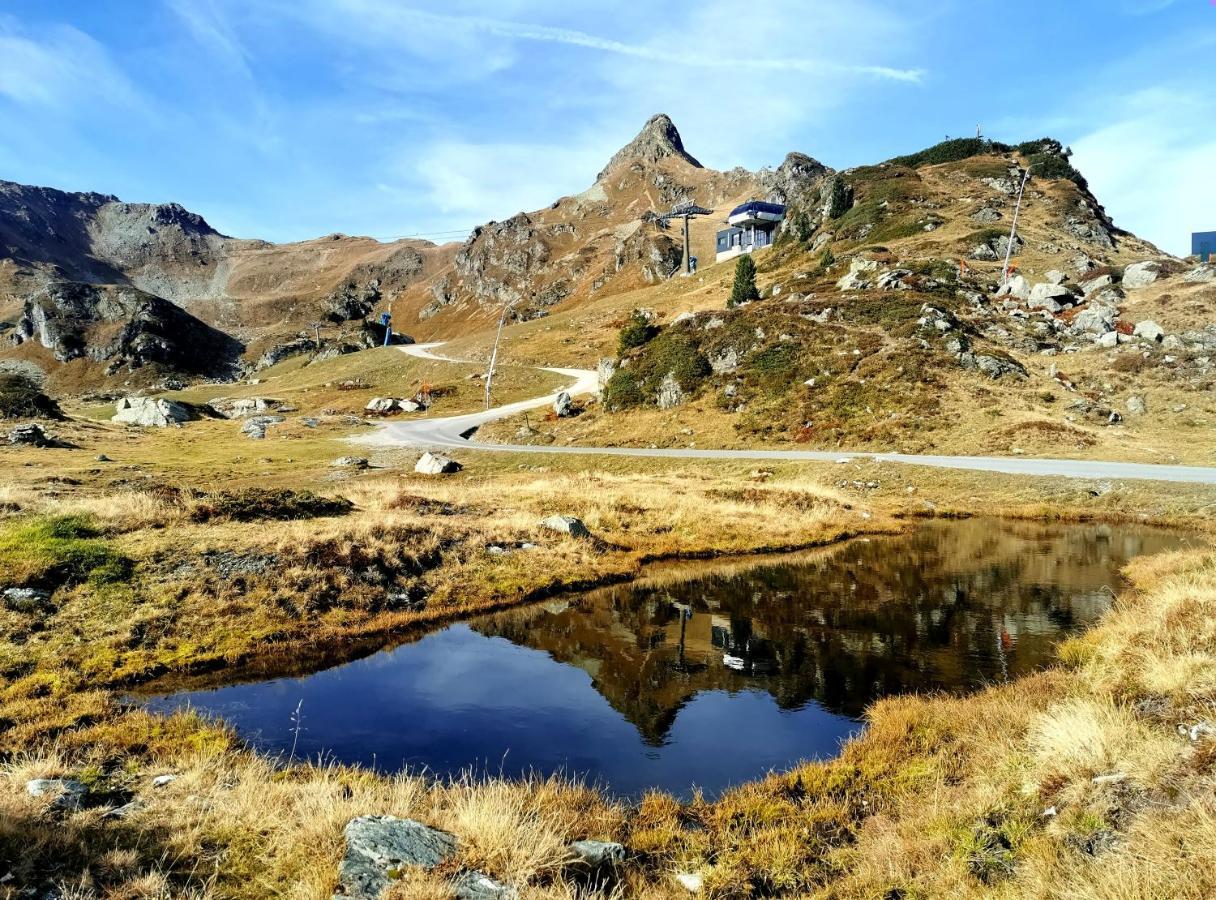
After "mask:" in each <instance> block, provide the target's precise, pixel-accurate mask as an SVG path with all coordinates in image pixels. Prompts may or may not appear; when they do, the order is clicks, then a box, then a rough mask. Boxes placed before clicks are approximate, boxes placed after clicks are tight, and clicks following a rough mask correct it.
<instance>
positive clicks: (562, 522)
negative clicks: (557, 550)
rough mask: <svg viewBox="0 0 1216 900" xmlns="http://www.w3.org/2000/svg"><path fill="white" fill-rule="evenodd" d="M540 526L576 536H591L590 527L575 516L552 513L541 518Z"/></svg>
mask: <svg viewBox="0 0 1216 900" xmlns="http://www.w3.org/2000/svg"><path fill="white" fill-rule="evenodd" d="M540 524H541V527H542V528H547V529H548V530H549V531H557V532H560V533H561V534H568V535H570V536H571V537H576V538H589V537H591V529H589V528H588V527H587V526H586V525H584V524H583V520H582V519H579V518H576V517H575V516H563V515H554V516H549V517H548V518H546V519H541V522H540Z"/></svg>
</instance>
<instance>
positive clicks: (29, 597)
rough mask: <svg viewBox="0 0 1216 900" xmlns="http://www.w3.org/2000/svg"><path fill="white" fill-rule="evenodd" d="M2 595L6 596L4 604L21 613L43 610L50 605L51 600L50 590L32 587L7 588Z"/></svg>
mask: <svg viewBox="0 0 1216 900" xmlns="http://www.w3.org/2000/svg"><path fill="white" fill-rule="evenodd" d="M0 596H2V597H3V598H4V605H5V606H6V607H7V608H9V609H11V610H12V611H13V612H20V613H36V612H41V611H42V610H44V609H46V608H47V607H48V606H49V604H50V600H51V595H50V593H49V592H48V591H42V590H39V589H38V588H31V587H11V588H5V589H4V591H3V592H2V593H0Z"/></svg>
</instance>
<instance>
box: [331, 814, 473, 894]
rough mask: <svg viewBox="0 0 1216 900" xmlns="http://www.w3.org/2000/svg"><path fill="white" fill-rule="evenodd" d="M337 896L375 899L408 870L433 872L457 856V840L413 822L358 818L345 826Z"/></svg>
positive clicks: (379, 817) (393, 818)
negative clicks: (344, 844)
mask: <svg viewBox="0 0 1216 900" xmlns="http://www.w3.org/2000/svg"><path fill="white" fill-rule="evenodd" d="M345 834H346V854H345V855H344V856H343V857H342V862H341V863H340V864H339V866H338V891H337V893H336V894H335V896H336V897H346V898H359V900H374V898H379V897H381V896H382V895H383V894H384V892H385V891H387V890H388V887H389V885H390V884H391V883H392V882H394V881H396V880H398V879H399V878H401V877H402V875H404V874H408V870H409V869H410V868H419V869H433V868H435V867H436V866H438V865H440V864H441V863H445V862H447V861H448V860H449V859H451V858H452V857H453V856H454V855H455V854H456V838H455V837H453V836H452V835H450V834H448V833H447V832H446V831H439V830H438V829H435V828H428V827H427V826H426V825H423V824H422V823H421V822H415V821H414V820H413V819H399V818H397V817H396V816H360V817H358V818H357V819H351V820H350V822H348V823H347V825H346V832H345Z"/></svg>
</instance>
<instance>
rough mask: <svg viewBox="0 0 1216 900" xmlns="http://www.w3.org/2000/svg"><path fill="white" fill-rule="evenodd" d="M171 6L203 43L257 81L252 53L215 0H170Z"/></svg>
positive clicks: (234, 67)
mask: <svg viewBox="0 0 1216 900" xmlns="http://www.w3.org/2000/svg"><path fill="white" fill-rule="evenodd" d="M167 5H168V7H169V9H170V10H171V11H172V12H173V13H174V14H175V15H176V16H177V17H178V18H179V19H180V20H181V21H182V23H183V24H185V26H186V28H187V29H188V30H189V31H190V34H191V35H192V36H193V37H194V39H195V40H196V41H198V43H199V44H201V45H202V46H203V47H205V48H207V49H208V50H209V51H210V52H211V53H212V54H213V55H214V56H216V57H218V58H219V59H221V60H223V61H224V62H226V63H227V64H228V65H229V66H230V67H231V68H233V69H235V70H238V71H240V72H241V73H242V74H243V75H244V76H246V77H248V78H249V79H250V80H253V73H252V71H251V70H250V68H249V61H250V58H251V57H250V54H249V52H248V51H247V50H246V49H245V46H244V44H242V43H241V41H240V39H239V38H238V37H237V35H236V32H235V31H234V29H233V28H232V26H231V25H230V24H229V22H228V20H227V19H226V18H225V16H224V14H223V12H222V10H221V8H220V7H219V6H218V5H217V4H216V3H215V0H167Z"/></svg>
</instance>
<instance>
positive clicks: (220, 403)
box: [207, 397, 283, 419]
mask: <svg viewBox="0 0 1216 900" xmlns="http://www.w3.org/2000/svg"><path fill="white" fill-rule="evenodd" d="M282 405H283V401H282V400H276V399H274V398H272V397H216V398H215V399H214V400H212V401H210V402H209V403H208V404H207V406H208V407H210V409H211V411H212V412H214V413H215V414H216V415H219V416H223V417H224V418H225V419H243V418H245V417H246V416H252V415H255V414H257V413H264V412H269V411H271V410H275V409H278V408H279V407H280V406H282Z"/></svg>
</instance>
